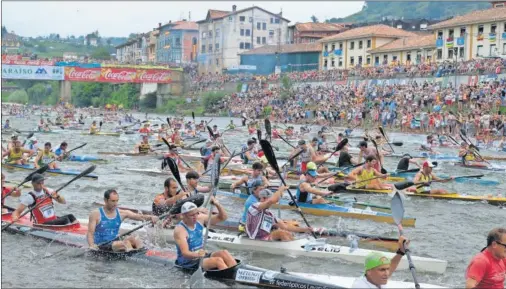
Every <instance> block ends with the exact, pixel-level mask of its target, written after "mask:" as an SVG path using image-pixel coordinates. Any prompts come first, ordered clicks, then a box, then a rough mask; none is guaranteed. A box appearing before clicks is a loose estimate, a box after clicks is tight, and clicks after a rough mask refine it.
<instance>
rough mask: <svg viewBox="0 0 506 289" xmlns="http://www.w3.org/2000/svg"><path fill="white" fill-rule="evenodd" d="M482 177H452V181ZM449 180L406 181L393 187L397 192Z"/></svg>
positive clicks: (481, 175) (480, 176) (479, 176)
mask: <svg viewBox="0 0 506 289" xmlns="http://www.w3.org/2000/svg"><path fill="white" fill-rule="evenodd" d="M483 176H484V175H483V174H480V175H468V176H458V177H453V179H454V180H456V179H465V178H469V179H472V178H475V179H480V178H482V177H483ZM447 180H449V179H442V180H432V181H430V182H420V183H415V182H412V181H406V182H398V183H394V187H395V188H396V189H397V190H404V189H407V188H409V187H412V186H419V185H424V184H429V183H436V182H444V181H447Z"/></svg>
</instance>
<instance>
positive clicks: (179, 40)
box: [176, 37, 181, 46]
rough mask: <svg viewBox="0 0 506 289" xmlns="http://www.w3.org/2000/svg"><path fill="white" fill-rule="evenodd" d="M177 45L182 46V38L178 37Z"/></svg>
mask: <svg viewBox="0 0 506 289" xmlns="http://www.w3.org/2000/svg"><path fill="white" fill-rule="evenodd" d="M176 46H181V38H179V37H178V38H176Z"/></svg>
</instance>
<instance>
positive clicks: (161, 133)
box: [158, 123, 169, 141]
mask: <svg viewBox="0 0 506 289" xmlns="http://www.w3.org/2000/svg"><path fill="white" fill-rule="evenodd" d="M162 138H169V134H168V132H167V124H165V123H164V124H162V125H161V127H160V129H158V140H159V141H161V140H162Z"/></svg>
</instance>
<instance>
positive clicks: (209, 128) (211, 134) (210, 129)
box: [207, 126, 215, 139]
mask: <svg viewBox="0 0 506 289" xmlns="http://www.w3.org/2000/svg"><path fill="white" fill-rule="evenodd" d="M207 130H208V131H209V136H210V137H211V138H212V139H215V136H214V133H213V129H212V128H211V127H210V126H207Z"/></svg>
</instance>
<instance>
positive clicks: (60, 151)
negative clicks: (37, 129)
mask: <svg viewBox="0 0 506 289" xmlns="http://www.w3.org/2000/svg"><path fill="white" fill-rule="evenodd" d="M67 147H68V144H67V142H65V141H64V142H62V143H61V144H60V146H59V147H58V148H57V149H56V150H55V151H54V154H55V155H56V156H57V159H58V160H59V161H60V162H61V161H63V160H64V159H65V158H67V157H68V156H67Z"/></svg>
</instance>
